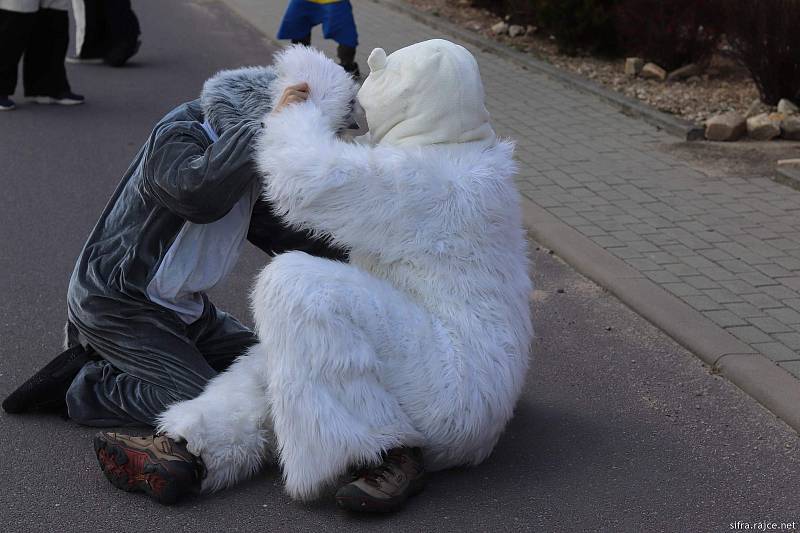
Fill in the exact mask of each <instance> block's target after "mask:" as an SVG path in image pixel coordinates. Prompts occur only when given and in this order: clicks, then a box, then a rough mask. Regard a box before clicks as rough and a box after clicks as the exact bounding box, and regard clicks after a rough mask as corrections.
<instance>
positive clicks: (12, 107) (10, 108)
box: [0, 105, 17, 111]
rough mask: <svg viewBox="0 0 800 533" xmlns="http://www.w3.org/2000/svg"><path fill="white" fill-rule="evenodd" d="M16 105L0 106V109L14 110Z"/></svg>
mask: <svg viewBox="0 0 800 533" xmlns="http://www.w3.org/2000/svg"><path fill="white" fill-rule="evenodd" d="M16 108H17V106H15V105H12V106H11V107H0V111H14V110H15V109H16Z"/></svg>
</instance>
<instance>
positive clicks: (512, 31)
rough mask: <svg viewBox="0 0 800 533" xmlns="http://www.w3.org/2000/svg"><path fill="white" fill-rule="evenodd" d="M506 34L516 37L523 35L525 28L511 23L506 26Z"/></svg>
mask: <svg viewBox="0 0 800 533" xmlns="http://www.w3.org/2000/svg"><path fill="white" fill-rule="evenodd" d="M508 35H509V36H510V37H516V36H517V35H525V28H523V27H522V26H520V25H519V24H512V25H511V26H509V27H508Z"/></svg>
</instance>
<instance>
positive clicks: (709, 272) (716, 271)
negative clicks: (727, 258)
mask: <svg viewBox="0 0 800 533" xmlns="http://www.w3.org/2000/svg"><path fill="white" fill-rule="evenodd" d="M697 270H698V272H700V273H701V274H702V275H704V276H706V277H708V278H709V279H713V280H714V281H718V282H719V281H731V280H735V279H738V275H737V274H734V273H733V272H728V271H727V270H725V269H724V268H722V267H718V266H712V267H704V268H698V269H697Z"/></svg>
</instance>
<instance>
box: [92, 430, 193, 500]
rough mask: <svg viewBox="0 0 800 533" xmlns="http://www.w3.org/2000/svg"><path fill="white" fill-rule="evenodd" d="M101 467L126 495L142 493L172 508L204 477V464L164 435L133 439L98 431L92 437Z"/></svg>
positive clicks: (179, 444) (181, 445) (127, 436)
mask: <svg viewBox="0 0 800 533" xmlns="http://www.w3.org/2000/svg"><path fill="white" fill-rule="evenodd" d="M94 451H95V453H96V454H97V460H98V461H99V462H100V468H102V469H103V473H104V474H105V475H106V477H107V478H108V480H109V481H110V482H111V484H112V485H114V486H115V487H117V488H118V489H121V490H124V491H126V492H144V493H145V494H147V495H148V496H150V497H151V498H153V499H154V500H156V501H157V502H158V503H161V504H163V505H171V504H173V503H175V502H176V501H178V499H179V498H180V497H181V496H183V495H185V494H187V493H190V492H192V491H194V490H195V489H198V488H200V482H201V480H202V479H203V476H204V475H205V468H204V467H203V462H202V461H201V460H200V458H199V457H195V456H194V455H192V454H191V453H189V451H188V450H187V449H186V443H185V442H182V441H181V442H177V441H174V440H172V439H171V438H169V437H167V436H166V435H150V436H148V437H132V436H130V435H122V434H119V433H106V432H102V431H101V432H100V433H98V434H97V435H95V437H94Z"/></svg>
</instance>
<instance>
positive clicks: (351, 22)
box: [322, 0, 361, 78]
mask: <svg viewBox="0 0 800 533" xmlns="http://www.w3.org/2000/svg"><path fill="white" fill-rule="evenodd" d="M323 7H324V8H325V18H324V19H323V22H322V31H323V34H324V35H325V38H326V39H333V40H334V41H336V43H337V44H338V45H339V46H338V47H337V49H336V52H337V55H338V56H339V64H340V65H342V68H344V69H345V70H346V71H347V72H350V73H351V74H353V76H355V77H356V78H358V77H359V76H360V75H361V73H360V71H359V68H358V63H356V48H357V47H358V31H357V30H356V21H355V19H354V18H353V6H352V5H350V2H349V1H347V0H345V1H343V2H335V3H333V4H325V5H324V6H323Z"/></svg>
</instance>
